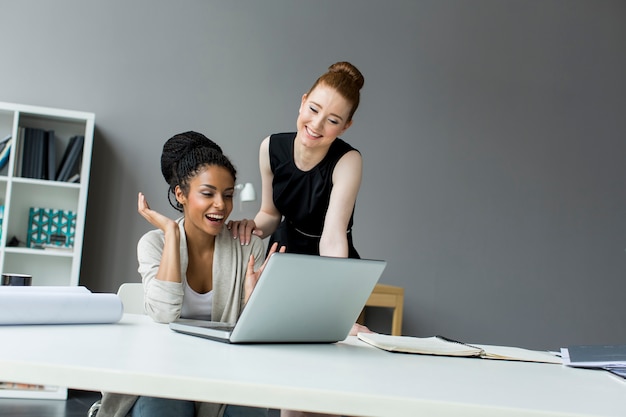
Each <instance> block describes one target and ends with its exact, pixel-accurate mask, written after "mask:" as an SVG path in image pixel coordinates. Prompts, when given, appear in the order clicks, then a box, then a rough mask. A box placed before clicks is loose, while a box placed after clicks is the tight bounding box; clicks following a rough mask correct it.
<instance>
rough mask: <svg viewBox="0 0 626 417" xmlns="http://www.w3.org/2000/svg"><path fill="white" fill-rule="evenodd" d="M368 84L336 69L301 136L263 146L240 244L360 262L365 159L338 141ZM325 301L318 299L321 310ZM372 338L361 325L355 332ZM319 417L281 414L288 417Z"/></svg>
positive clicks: (306, 99) (306, 108)
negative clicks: (356, 238)
mask: <svg viewBox="0 0 626 417" xmlns="http://www.w3.org/2000/svg"><path fill="white" fill-rule="evenodd" d="M363 84H364V78H363V75H362V74H361V72H360V71H359V70H358V69H357V68H356V67H355V66H354V65H352V64H350V63H349V62H337V63H335V64H333V65H331V66H330V67H329V68H328V71H327V72H326V73H324V74H323V75H322V76H320V77H319V78H318V79H317V81H315V83H314V84H313V86H312V87H311V89H310V90H309V91H308V92H307V93H306V94H304V95H303V96H302V100H301V102H300V109H299V112H298V119H297V121H296V126H297V131H296V132H290V133H279V134H273V135H270V136H268V137H267V138H265V139H264V140H263V142H262V143H261V148H260V154H259V165H260V169H261V180H262V198H261V208H260V210H259V212H258V213H257V214H256V216H255V217H254V220H247V219H244V220H240V221H231V222H229V223H228V227H229V228H230V230H231V233H232V235H233V237H234V238H238V239H239V240H240V243H241V244H242V245H248V244H250V241H251V235H256V236H259V237H261V238H265V237H268V236H269V237H270V242H269V246H270V247H271V246H272V245H273V244H274V243H276V242H277V243H278V245H280V246H281V247H282V246H284V247H286V251H287V252H292V253H303V254H310V255H323V256H334V257H342V258H346V257H350V258H359V254H358V252H357V250H356V249H355V247H354V244H353V241H352V224H353V216H354V207H355V203H356V198H357V194H358V192H359V187H360V185H361V176H362V159H361V154H360V153H359V151H357V150H356V149H355V148H353V147H352V146H350V145H349V144H348V143H346V142H345V141H343V140H342V139H340V138H339V136H340V135H342V134H344V133H345V132H346V130H348V128H349V127H350V126H352V118H353V116H354V113H355V112H356V109H357V108H358V106H359V101H360V90H361V88H362V87H363ZM322 302H323V300H320V303H322ZM357 332H369V329H367V328H366V327H364V326H360V325H359V324H355V325H354V326H353V328H352V331H351V332H350V334H351V335H356V333H357ZM313 415H315V416H320V414H313V413H303V412H298V411H289V410H282V411H281V416H282V417H296V416H313Z"/></svg>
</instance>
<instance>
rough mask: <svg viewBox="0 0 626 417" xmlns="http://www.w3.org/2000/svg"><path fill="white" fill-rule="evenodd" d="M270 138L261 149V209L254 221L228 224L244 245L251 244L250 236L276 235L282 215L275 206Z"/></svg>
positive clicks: (235, 236)
mask: <svg viewBox="0 0 626 417" xmlns="http://www.w3.org/2000/svg"><path fill="white" fill-rule="evenodd" d="M269 144H270V138H269V136H268V137H266V138H265V139H263V142H261V147H260V149H259V167H260V169H261V208H260V209H259V212H258V213H257V214H256V216H254V220H247V219H243V220H237V221H230V222H228V228H229V229H230V231H231V232H232V235H233V237H234V238H237V237H238V238H239V240H240V241H241V244H242V245H247V244H249V243H250V235H252V234H254V235H255V236H258V237H260V238H261V239H264V238H266V237H267V236H269V235H271V234H272V233H274V231H275V230H276V228H277V227H278V225H279V224H280V220H281V218H282V215H281V214H280V212H279V211H278V209H277V208H276V206H274V197H273V193H274V191H273V189H272V181H273V179H274V174H273V173H272V168H271V166H270V145H269Z"/></svg>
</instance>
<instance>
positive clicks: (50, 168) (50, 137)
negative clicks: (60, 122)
mask: <svg viewBox="0 0 626 417" xmlns="http://www.w3.org/2000/svg"><path fill="white" fill-rule="evenodd" d="M45 147H46V149H45V153H46V155H47V159H46V160H45V161H44V162H45V164H44V165H45V169H44V177H43V179H46V180H51V181H54V180H55V179H56V168H57V166H56V160H57V153H56V139H55V136H54V130H48V131H46V140H45Z"/></svg>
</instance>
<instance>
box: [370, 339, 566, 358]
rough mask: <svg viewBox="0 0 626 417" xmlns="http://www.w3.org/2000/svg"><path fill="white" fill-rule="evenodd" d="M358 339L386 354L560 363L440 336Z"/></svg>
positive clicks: (539, 354)
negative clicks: (384, 351) (386, 352)
mask: <svg viewBox="0 0 626 417" xmlns="http://www.w3.org/2000/svg"><path fill="white" fill-rule="evenodd" d="M358 337H359V339H360V340H362V341H363V342H365V343H368V344H370V345H372V346H375V347H377V348H379V349H383V350H387V351H389V352H402V353H417V354H421V355H438V356H465V357H477V358H483V359H500V360H507V361H524V362H543V363H557V364H560V363H562V360H561V358H559V357H558V356H555V355H553V354H551V353H550V352H547V351H539V350H530V349H524V348H518V347H510V346H494V345H477V344H471V345H470V344H468V343H463V342H459V341H457V340H453V339H449V338H447V337H444V336H432V337H412V336H390V335H385V334H377V333H359V334H358Z"/></svg>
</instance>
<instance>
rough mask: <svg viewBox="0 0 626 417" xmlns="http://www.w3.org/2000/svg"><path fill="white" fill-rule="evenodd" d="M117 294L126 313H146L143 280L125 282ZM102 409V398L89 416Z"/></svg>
mask: <svg viewBox="0 0 626 417" xmlns="http://www.w3.org/2000/svg"><path fill="white" fill-rule="evenodd" d="M117 295H118V296H119V297H120V298H121V299H122V305H123V306H124V313H128V314H146V313H145V310H144V307H143V284H142V283H141V282H125V283H123V284H122V285H120V287H119V288H118V289H117ZM99 409H100V400H98V401H96V402H95V403H93V404H92V405H91V407H90V408H89V411H87V417H96V416H97V414H98V410H99Z"/></svg>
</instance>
